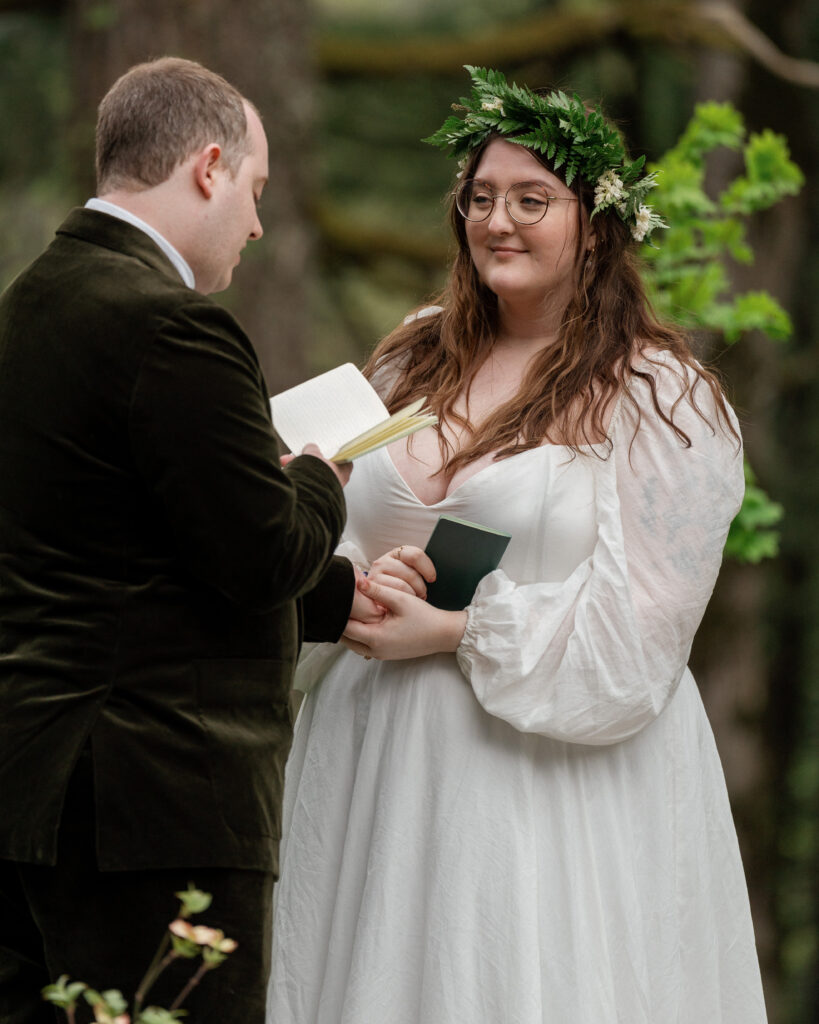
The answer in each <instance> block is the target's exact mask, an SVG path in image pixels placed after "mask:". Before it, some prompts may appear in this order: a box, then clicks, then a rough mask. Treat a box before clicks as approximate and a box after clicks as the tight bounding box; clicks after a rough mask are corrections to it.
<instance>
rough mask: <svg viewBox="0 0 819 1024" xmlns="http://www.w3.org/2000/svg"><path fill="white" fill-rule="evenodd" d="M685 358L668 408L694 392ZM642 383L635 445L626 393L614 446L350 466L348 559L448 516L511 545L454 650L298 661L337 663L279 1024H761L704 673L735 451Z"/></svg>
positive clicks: (663, 381) (329, 653)
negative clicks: (469, 461)
mask: <svg viewBox="0 0 819 1024" xmlns="http://www.w3.org/2000/svg"><path fill="white" fill-rule="evenodd" d="M668 362H669V366H668V367H667V368H666V369H663V370H661V371H660V372H659V373H658V374H657V385H658V390H659V393H660V401H661V403H662V405H663V407H664V408H668V407H669V406H670V404H671V403H672V402H673V401H674V399H675V398H676V397H677V396H678V394H679V379H678V377H677V376H676V374H675V372H674V364H673V361H668ZM632 393H633V394H634V396H635V398H636V399H637V401H638V403H639V407H640V411H641V416H642V421H641V424H640V428H639V431H638V433H637V435H636V439H635V440H634V443H633V445H630V442H631V440H632V436H633V433H634V428H635V425H636V422H637V416H636V412H635V410H634V409H633V408H632V406H631V404H630V403H629V402H628V401H625V400H621V402H620V403H619V406H618V409H617V411H616V412H615V418H614V420H613V423H612V427H611V436H612V440H613V450H612V452H611V454H610V455H609V457H608V458H605V459H600V458H597V457H595V455H594V454H592V453H591V452H588V453H584V454H581V455H577V456H575V457H574V458H572V456H571V453H570V452H568V451H567V450H566V449H564V448H561V447H557V446H548V445H546V446H543V447H540V448H536V449H533V450H531V451H527V452H524V453H522V454H520V455H517V456H514V457H512V458H509V459H505V460H502V461H499V462H495V463H493V464H492V465H490V466H489V467H488V468H485V469H483V470H482V471H480V472H479V473H477V474H476V475H474V476H472V477H470V478H468V479H467V480H466V481H465V482H464V483H463V484H461V486H459V487H458V488H457V489H456V490H455V491H454V492H453V493H451V494H449V495H448V496H447V497H445V498H444V499H443V500H442V501H440V502H438V503H437V504H435V505H432V506H425V505H423V504H422V503H421V502H420V501H419V500H418V499H417V498H416V497H415V495H414V494H413V492H412V491H411V489H410V488H409V487H408V485H407V484H406V482H405V481H404V480H403V479H402V478H401V476H400V475H399V473H398V472H397V470H396V468H395V466H394V464H393V462H392V461H391V458H390V455H389V453H388V451H387V450H386V449H381V450H379V451H377V452H374V453H373V454H371V455H369V456H367V457H365V458H363V459H361V460H359V461H357V463H356V466H355V471H354V473H353V476H352V479H351V482H350V483H349V485H348V487H347V492H346V494H347V502H348V507H349V525H348V529H347V533H346V541H345V544H346V546H345V547H344V550H346V551H348V552H350V553H352V554H353V555H354V556H355V557H356V559H357V560H358V559H365V560H372V559H374V558H375V557H377V556H378V555H380V554H382V553H384V552H385V551H388V550H389V549H390V548H393V547H395V546H396V545H398V544H401V543H404V544H407V543H410V544H417V545H419V546H421V547H423V545H424V544H425V542H426V540H427V538H428V536H429V534H430V532H431V531H432V528H433V526H434V524H435V521H436V519H437V517H438V515H439V514H441V513H448V514H452V515H455V516H459V517H461V518H465V519H471V520H474V521H477V522H480V523H483V524H485V525H487V526H492V527H495V528H497V529H502V530H505V531H507V532H509V533H511V534H512V541H511V543H510V545H509V548H508V549H507V553H506V555H505V556H504V559H503V562H502V566H501V569H499V570H497V571H496V572H494V573H492V574H491V575H490V576H488V577H486V578H485V580H484V581H483V582H482V584H481V585H480V587H479V590H478V592H477V595H476V597H475V599H474V601H473V604H472V605H471V606H470V608H469V620H468V625H467V629H466V634H465V636H464V639H463V642H462V644H461V646H460V648H459V650H458V652H457V656H456V655H454V654H452V655H450V654H440V655H436V656H432V657H426V658H419V659H415V660H410V661H398V662H378V661H365V660H363V659H362V658H361V657H359V656H357V655H354V654H352V653H351V652H349V651H346V650H343V649H339V648H332V647H329V646H328V647H324V648H322V647H319V648H316V649H314V650H313V651H312V652H311V653H310V654H309V655H308V657H307V658H306V660H305V664H304V666H303V668H302V681H303V682H304V681H305V680H306V681H308V682H312V681H313V679H314V677H316V676H318V677H319V681H318V682H317V684H316V685H315V687H314V688H313V689H312V691H311V692H310V694H309V695H308V696H307V698H306V699H305V702H304V705H303V707H302V710H301V712H300V715H299V720H298V723H297V728H296V736H295V742H294V746H293V750H292V754H291V757H290V760H289V763H288V767H287V786H286V793H285V808H284V840H283V843H282V858H281V863H282V873H281V879H280V881H279V883H278V886H277V892H276V899H275V923H274V936H273V946H274V949H273V964H272V976H271V988H270V1005H269V1011H268V1020H269V1022H270V1024H547V1022H548V1024H615V1022H617V1024H760V1022H763V1021H764V1020H765V1009H764V1003H763V998H762V991H761V985H760V980H759V970H758V965H757V958H756V952H755V947H754V938H753V932H752V927H751V920H750V914H749V908H748V898H747V892H746V887H745V881H744V876H743V871H742V866H741V864H740V859H739V853H738V849H737V842H736V835H735V831H734V826H733V822H732V819H731V811H730V808H729V804H728V799H727V796H726V791H725V784H724V780H723V775H722V770H721V767H720V762H719V757H718V754H717V751H716V748H715V745H714V740H713V737H712V733H711V729H710V727H709V725H708V722H707V720H706V717H705V713H704V711H703V707H702V703H701V701H700V697H699V694H698V692H697V688H696V685H695V683H694V680H693V679H692V677H691V674H690V672H689V671H688V670H687V668H686V660H687V657H688V653H689V649H690V645H691V641H692V638H693V635H694V631H695V629H696V627H697V625H698V623H699V621H700V618H701V616H702V613H703V610H704V608H705V605H706V603H707V601H708V598H709V595H710V593H711V590H712V587H713V584H714V580H715V579H716V575H717V572H718V568H719V564H720V557H721V551H722V547H723V544H724V540H725V534H726V531H727V528H728V524H729V522H730V520H731V518H732V516H733V514H734V512H735V511H736V509H737V507H738V504H739V501H740V497H741V493H742V487H743V482H742V460H741V456H740V454H739V452H738V451H737V445H736V443H735V442H734V440H733V439H732V438H731V437H730V436H728V435H727V434H726V433H725V432H724V431H722V430H720V429H717V431H716V432H713V431H712V430H711V429H710V428H709V427H708V426H707V425H706V424H705V423H704V422H703V421H702V420H701V419H700V418H699V417H698V416H697V415H696V414H695V413H694V412H693V410H691V408H690V407H689V406H688V405H687V404H681V405H680V406H679V407H678V408H677V410H676V412H675V422H676V423H677V424H678V425H679V426H680V427H681V428H682V429H683V430H684V431H685V432H686V433H687V434H688V435H689V437H690V439H691V442H692V444H691V447H690V448H687V447H685V446H683V445H682V444H681V443H680V442H679V441H678V440H677V438H676V437H675V435H674V434H673V433H672V431H671V430H670V429H669V428H668V427H667V426H665V425H664V424H662V423H660V422H659V420H658V418H657V416H656V414H655V413H654V411H653V408H652V405H651V402H650V400H649V397H648V388H647V386H646V385H645V384H642V383H639V382H638V383H637V384H635V385H634V388H633V392H632ZM697 397H698V400H699V402H700V404H701V406H702V407H703V408H704V410H705V412H706V413H707V415H708V416H709V418H713V415H714V413H713V408H712V403H711V400H710V398H709V397H708V396H707V394H706V389H705V388H704V387H700V388H699V389H698V390H697ZM602 451H603V449H601V452H602ZM339 652H340V653H339Z"/></svg>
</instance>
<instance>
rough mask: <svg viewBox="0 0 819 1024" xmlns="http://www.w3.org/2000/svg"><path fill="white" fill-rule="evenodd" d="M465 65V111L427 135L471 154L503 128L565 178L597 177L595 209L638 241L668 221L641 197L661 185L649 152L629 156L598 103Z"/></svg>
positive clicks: (457, 153) (461, 107)
mask: <svg viewBox="0 0 819 1024" xmlns="http://www.w3.org/2000/svg"><path fill="white" fill-rule="evenodd" d="M464 66H465V68H466V70H467V71H468V72H469V74H470V76H471V78H472V86H473V88H472V95H471V96H470V97H469V98H462V99H461V101H460V103H457V104H455V103H454V104H453V105H452V109H453V110H460V111H464V112H465V115H466V116H465V117H463V118H460V117H455V116H450V117H448V118H447V119H446V121H444V123H443V124H442V125H441V127H440V128H439V129H438V131H437V132H435V134H434V135H430V136H429V138H427V139H424V140H423V141H424V142H429V143H430V144H431V145H433V146H439V147H440V148H441V149H446V148H448V147H452V152H451V154H450V155H451V156H456V157H466V155H467V154H468V153H469V152H470V151H471V150H473V149H476V148H477V147H478V146H480V145H481V144H482V143H484V142H485V141H486V140H487V139H488V138H489V137H490V135H492V134H493V133H494V134H497V135H501V136H503V137H504V138H506V139H508V141H509V142H515V143H517V144H518V145H519V146H526V147H527V148H528V149H532V150H535V151H536V152H538V153H541V154H542V155H544V156H545V157H546V159H547V160H549V161H550V162H551V165H552V167H553V168H554V169H555V170H558V169H559V168H563V174H564V177H565V180H566V184H567V185H571V183H572V181H573V180H574V179H575V177H580V178H582V179H583V180H584V181H586V182H588V183H589V184H590V185H593V186H594V208H593V209H592V213H591V215H592V217H594V215H595V214H597V213H602V212H603V211H604V210H608V209H613V210H614V211H615V212H616V213H617V215H618V216H619V217H620V219H621V220H622V221H624V222H625V223H626V224H628V226H629V228H630V229H631V234H632V237H633V238H635V239H636V240H637V241H638V242H641V241H642V240H643V239H644V238H647V237H648V236H649V235H650V234H651V232H652V231H653V230H654V228H664V227H667V226H668V225H667V224H666V223H665V222H664V221H663V219H662V218H661V217H660V216H659V215H658V214H657V213H655V212H654V209H653V208H652V207H651V206H648V205H646V204H645V203H644V202H643V200H644V199H645V197H646V195H647V193H648V192H649V191H650V190H651V189H652V188H654V186H655V185H656V181H655V175H654V174H653V173H651V174H643V175H642V177H641V176H640V175H641V171H642V169H643V165H644V164H645V160H646V158H645V157H644V156H641V157H638V158H637V159H636V160H631V161H629V160H628V158H627V156H626V149H625V146H624V144H623V139H622V137H621V135H620V133H619V132H618V131H617V129H616V128H614V127H613V126H612V125H610V124H609V123H608V122H607V121H606V119H605V117H604V116H603V114H602V112H601V111H600V108H599V107H595V108H594V109H593V110H588V109H587V108H586V106H585V105H584V103H583V101H582V100H581V99H580V97H579V96H576V95H575V96H572V97H570V96H568V95H566V93H564V92H558V91H555V92H549V93H543V94H541V93H537V92H532V90H531V89H528V88H526V86H520V85H515V84H514V83H513V84H512V85H509V84H508V82H507V81H506V77H505V76H504V75H503V74H502V73H501V72H500V71H492V70H490V69H488V68H477V67H473V66H472V65H470V64H466V65H464Z"/></svg>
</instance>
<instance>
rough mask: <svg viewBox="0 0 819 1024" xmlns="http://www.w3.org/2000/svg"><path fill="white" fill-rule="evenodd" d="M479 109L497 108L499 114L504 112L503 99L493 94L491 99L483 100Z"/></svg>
mask: <svg viewBox="0 0 819 1024" xmlns="http://www.w3.org/2000/svg"><path fill="white" fill-rule="evenodd" d="M481 110H499V111H500V112H501V114H504V113H506V111H505V110H504V109H503V100H502V99H501V98H500V96H493V97H492V99H491V100H484V101H483V103H482V104H481Z"/></svg>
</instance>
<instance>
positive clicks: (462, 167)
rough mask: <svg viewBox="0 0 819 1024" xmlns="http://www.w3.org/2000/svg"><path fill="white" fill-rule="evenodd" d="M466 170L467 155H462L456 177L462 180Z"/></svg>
mask: <svg viewBox="0 0 819 1024" xmlns="http://www.w3.org/2000/svg"><path fill="white" fill-rule="evenodd" d="M465 170H466V157H465V156H462V157H461V159H460V160H459V161H458V173H457V174H456V175H455V177H456V178H457V179H458V180H460V179H461V178H462V177H463V176H464V171H465Z"/></svg>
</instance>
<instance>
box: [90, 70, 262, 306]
mask: <svg viewBox="0 0 819 1024" xmlns="http://www.w3.org/2000/svg"><path fill="white" fill-rule="evenodd" d="M267 160H268V152H267V139H266V137H265V132H264V128H263V127H262V122H261V119H260V117H259V113H258V111H257V110H256V108H255V107H254V106H253V104H252V103H250V102H249V101H248V100H246V99H244V97H243V96H242V95H241V93H239V92H238V91H237V90H236V89H234V87H233V86H232V85H230V84H229V83H228V82H226V81H225V80H224V79H223V78H221V77H220V76H219V75H217V74H214V72H212V71H208V69H207V68H203V67H202V66H201V64H195V63H194V62H193V61H188V60H181V59H179V58H176V57H163V58H161V59H160V60H156V61H151V62H150V63H148V64H138V65H137V66H136V67H133V68H131V70H130V71H128V72H126V74H124V75H123V76H122V78H120V79H119V80H118V81H117V82H115V83H114V85H113V86H112V87H111V89H110V90H109V92H108V94H107V95H106V96H105V98H104V99H103V101H102V103H101V104H100V108H99V119H98V122H97V195H98V196H100V198H103V199H106V200H108V201H109V202H112V203H115V204H116V205H118V206H120V207H122V208H124V209H126V210H129V211H130V212H131V213H133V214H135V215H136V216H137V217H140V218H141V219H142V220H144V221H146V222H147V223H148V224H150V225H151V227H153V228H155V229H156V230H157V231H159V233H160V234H161V235H163V236H164V237H165V238H166V239H167V240H168V241H169V242H170V243H171V244H172V245H173V246H175V248H176V249H177V250H178V251H179V252H180V253H181V254H182V256H183V257H184V258H185V259H186V260H187V262H188V264H189V266H190V267H191V270H192V271H193V274H194V277H195V279H196V287H197V288H198V289H199V291H201V292H205V293H210V292H217V291H221V290H222V289H223V288H227V286H228V285H229V284H230V280H231V277H232V275H233V270H234V268H235V267H236V266H237V265H238V263H239V260H240V255H241V252H242V250H243V249H244V247H245V245H246V244H247V242H248V241H249V240H251V239H254V238H259V237H261V234H262V225H261V223H260V221H259V216H258V212H257V207H258V203H259V201H260V199H261V195H262V189H263V188H264V186H265V183H266V182H267V175H268V168H267Z"/></svg>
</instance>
